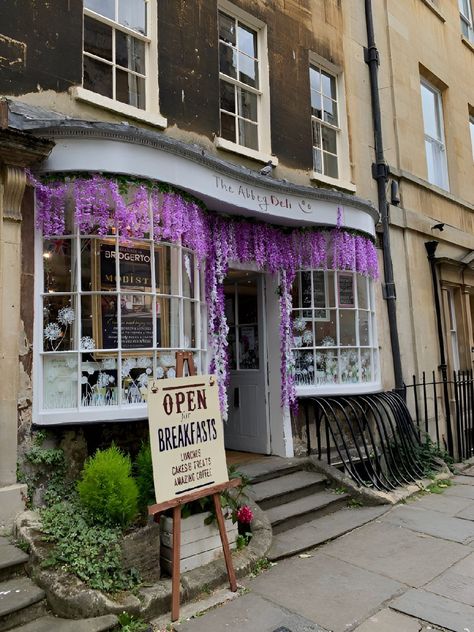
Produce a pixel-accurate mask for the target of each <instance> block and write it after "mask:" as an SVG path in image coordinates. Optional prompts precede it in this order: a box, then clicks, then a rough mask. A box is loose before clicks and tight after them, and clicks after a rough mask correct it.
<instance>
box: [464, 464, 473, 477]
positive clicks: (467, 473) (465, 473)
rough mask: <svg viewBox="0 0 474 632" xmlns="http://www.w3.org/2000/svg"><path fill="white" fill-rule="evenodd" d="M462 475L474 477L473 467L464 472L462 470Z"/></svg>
mask: <svg viewBox="0 0 474 632" xmlns="http://www.w3.org/2000/svg"><path fill="white" fill-rule="evenodd" d="M463 475H464V476H474V466H472V467H468V468H467V469H466V470H464V472H463Z"/></svg>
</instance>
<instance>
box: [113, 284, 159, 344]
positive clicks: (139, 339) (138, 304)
mask: <svg viewBox="0 0 474 632" xmlns="http://www.w3.org/2000/svg"><path fill="white" fill-rule="evenodd" d="M152 308H153V299H152V297H151V296H149V295H147V294H121V296H120V315H121V344H122V348H123V349H143V348H150V347H153V318H152V312H153V309H152Z"/></svg>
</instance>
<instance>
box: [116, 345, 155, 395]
mask: <svg viewBox="0 0 474 632" xmlns="http://www.w3.org/2000/svg"><path fill="white" fill-rule="evenodd" d="M152 374H153V360H152V357H151V356H137V357H134V356H129V357H126V358H122V367H121V378H122V393H121V396H122V403H123V404H142V403H144V402H146V399H145V397H146V393H147V387H148V380H149V378H150V377H151V376H152Z"/></svg>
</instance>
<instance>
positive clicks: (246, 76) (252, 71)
mask: <svg viewBox="0 0 474 632" xmlns="http://www.w3.org/2000/svg"><path fill="white" fill-rule="evenodd" d="M239 81H242V83H246V84H247V85H248V86H252V87H253V88H258V63H257V62H256V61H255V60H254V59H252V58H251V57H247V55H244V54H243V53H239Z"/></svg>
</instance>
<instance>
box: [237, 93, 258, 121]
mask: <svg viewBox="0 0 474 632" xmlns="http://www.w3.org/2000/svg"><path fill="white" fill-rule="evenodd" d="M237 94H238V99H239V114H240V116H243V117H244V118H247V119H250V120H251V121H255V122H256V121H257V95H256V94H252V93H251V92H247V91H246V90H241V89H240V88H239V89H238V90H237Z"/></svg>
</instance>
